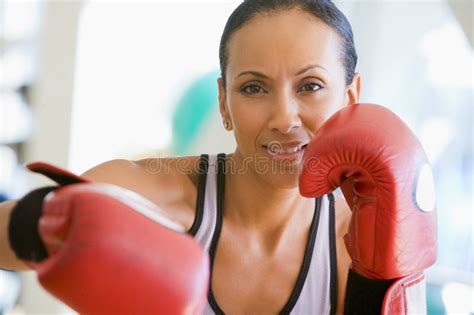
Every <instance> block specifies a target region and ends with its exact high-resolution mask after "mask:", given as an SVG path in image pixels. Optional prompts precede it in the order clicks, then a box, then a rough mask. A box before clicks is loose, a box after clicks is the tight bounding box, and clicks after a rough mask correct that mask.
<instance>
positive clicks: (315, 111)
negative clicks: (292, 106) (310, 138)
mask: <svg viewBox="0 0 474 315" xmlns="http://www.w3.org/2000/svg"><path fill="white" fill-rule="evenodd" d="M304 103H305V105H304V110H303V111H302V119H303V122H304V124H305V125H306V126H307V128H308V129H309V130H310V131H311V132H313V133H314V132H316V131H317V130H318V129H319V128H320V127H321V125H322V124H324V122H326V120H328V119H329V118H330V117H331V116H332V115H334V114H335V113H336V112H337V111H338V110H340V109H342V108H344V107H345V106H346V104H345V95H344V91H343V89H338V90H337V91H334V90H332V91H326V93H324V94H321V95H319V96H318V97H315V98H313V99H308V100H306V101H305V102H304Z"/></svg>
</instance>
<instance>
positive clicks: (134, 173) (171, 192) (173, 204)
mask: <svg viewBox="0 0 474 315" xmlns="http://www.w3.org/2000/svg"><path fill="white" fill-rule="evenodd" d="M198 163H199V156H185V157H169V158H148V159H142V160H137V161H131V160H122V159H117V160H111V161H107V162H104V163H102V164H99V165H97V166H95V167H93V168H91V169H90V170H88V171H86V172H85V173H84V174H82V176H84V177H86V178H89V179H90V180H92V181H94V182H102V183H110V184H114V185H117V186H121V187H123V188H126V189H129V190H132V191H134V192H136V193H138V194H140V195H142V196H144V197H145V198H147V199H149V200H150V201H152V202H153V203H155V204H156V205H158V206H159V207H160V208H162V209H163V210H164V211H165V212H166V213H167V214H168V215H169V216H170V218H172V219H174V220H175V221H178V222H179V223H181V224H183V225H184V226H185V227H186V228H189V227H190V226H191V225H192V222H193V221H194V208H195V202H196V196H197V183H198Z"/></svg>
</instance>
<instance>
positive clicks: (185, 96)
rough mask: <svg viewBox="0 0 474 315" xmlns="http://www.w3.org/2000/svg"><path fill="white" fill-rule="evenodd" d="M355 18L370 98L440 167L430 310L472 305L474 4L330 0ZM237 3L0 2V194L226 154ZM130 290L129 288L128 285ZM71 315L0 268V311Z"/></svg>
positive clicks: (27, 277)
mask: <svg viewBox="0 0 474 315" xmlns="http://www.w3.org/2000/svg"><path fill="white" fill-rule="evenodd" d="M335 2H336V4H337V5H338V6H339V7H340V9H341V10H342V11H343V12H344V13H345V14H346V15H347V17H348V18H349V20H350V21H351V23H352V26H353V29H354V34H355V41H356V46H357V50H358V54H359V64H358V68H357V71H358V72H360V73H361V74H362V82H363V84H362V85H363V92H362V99H361V101H363V102H371V103H380V104H384V105H386V106H387V107H389V108H391V109H392V110H393V111H395V112H396V113H397V114H398V115H400V116H401V117H402V118H403V119H404V120H405V121H406V123H407V124H408V125H409V126H410V127H411V128H412V129H413V130H414V132H415V133H416V134H417V135H418V137H419V138H420V139H421V141H422V143H423V145H424V147H425V149H426V151H427V153H428V155H429V158H430V161H431V163H432V165H433V167H434V176H435V181H436V190H437V203H438V222H439V227H438V232H439V257H438V261H437V263H436V265H435V266H434V267H433V268H431V269H430V270H428V271H427V280H428V287H427V295H428V312H429V314H445V313H450V314H469V313H471V314H472V313H474V260H473V251H474V246H473V234H474V221H473V211H474V210H473V127H472V124H473V107H474V101H473V98H474V84H473V60H474V58H473V56H474V54H473V36H474V35H473V25H472V19H473V12H474V11H473V8H472V6H473V3H472V2H471V1H470V0H460V1H457V0H452V1H451V0H427V1H423V0H418V1H395V0H391V1H382V0H379V1H376V0H373V1H335ZM238 3H239V1H207V2H199V1H186V2H182V1H169V2H162V1H141V2H131V1H130V2H126V1H120V2H118V1H86V0H82V1H79V0H77V1H72V0H70V1H33V0H30V1H1V2H0V45H1V46H0V200H7V199H14V198H18V197H21V196H22V195H23V194H25V193H26V192H27V191H29V190H31V189H33V188H34V187H36V186H38V185H40V184H41V183H42V180H41V179H40V178H39V176H38V177H36V176H33V175H31V174H28V173H27V172H25V170H24V168H23V166H22V165H23V164H24V163H25V162H30V161H33V160H44V161H48V162H51V163H55V164H58V165H60V166H63V167H66V168H68V169H71V170H72V171H74V172H77V173H82V172H84V171H85V170H87V169H88V168H90V167H92V166H94V165H96V164H99V163H101V162H104V161H106V160H110V159H115V158H126V159H140V158H144V157H163V156H170V155H198V154H201V153H218V152H232V151H233V149H234V147H235V143H234V140H233V136H232V134H231V133H229V132H226V131H225V130H224V128H223V127H222V123H221V119H220V116H219V112H218V107H217V84H216V80H217V78H218V76H219V71H218V66H219V62H218V45H219V40H220V35H221V32H222V30H223V28H224V25H225V22H226V20H227V18H228V16H229V15H230V13H231V12H232V10H233V9H234V8H235V7H236V6H237V5H238ZM131 294H133V293H131ZM2 313H6V314H34V313H42V314H45V313H48V314H65V313H74V312H73V311H71V310H70V309H68V308H67V307H65V306H64V305H62V304H61V303H59V302H57V301H56V300H55V299H54V298H52V297H51V296H49V295H48V294H47V293H46V292H44V291H43V290H42V289H41V288H40V287H39V285H38V284H37V282H36V280H35V276H34V274H33V273H31V272H29V273H28V272H27V273H21V274H17V273H13V272H8V271H1V270H0V314H2Z"/></svg>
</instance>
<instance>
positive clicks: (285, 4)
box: [219, 0, 357, 87]
mask: <svg viewBox="0 0 474 315" xmlns="http://www.w3.org/2000/svg"><path fill="white" fill-rule="evenodd" d="M293 8H299V9H302V10H303V11H305V12H308V13H310V14H312V15H313V16H314V17H316V18H318V19H319V20H321V21H322V22H323V23H325V24H327V25H328V26H329V27H331V28H332V29H333V30H334V31H335V32H336V33H337V34H339V36H340V38H341V51H342V56H341V57H342V61H343V66H344V68H345V79H346V84H347V85H349V84H350V83H351V82H352V79H353V78H354V71H355V67H356V64H357V53H356V50H355V46H354V35H353V34H352V27H351V25H350V23H349V21H348V20H347V18H346V17H345V16H344V14H343V13H342V12H341V11H340V10H339V9H338V8H337V7H336V6H335V5H334V4H333V3H332V2H331V1H330V0H245V1H244V2H242V3H241V4H240V5H239V6H238V7H237V8H236V9H235V10H234V12H232V14H231V15H230V17H229V19H228V20H227V23H226V25H225V28H224V32H223V33H222V36H221V42H220V46H219V60H220V67H221V77H222V83H223V85H224V87H225V86H226V79H225V74H226V67H227V63H228V59H229V49H228V45H229V40H230V37H231V36H232V34H233V33H234V32H235V31H237V30H238V29H240V28H241V27H242V26H243V25H245V24H246V23H247V22H249V21H250V20H251V19H253V18H254V17H255V16H257V15H261V14H263V13H268V12H272V11H278V10H285V9H293Z"/></svg>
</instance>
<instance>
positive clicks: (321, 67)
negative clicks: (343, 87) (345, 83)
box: [235, 64, 328, 79]
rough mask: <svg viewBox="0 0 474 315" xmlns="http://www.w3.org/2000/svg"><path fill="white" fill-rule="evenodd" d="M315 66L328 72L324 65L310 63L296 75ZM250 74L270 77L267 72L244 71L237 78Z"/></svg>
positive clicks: (264, 77)
mask: <svg viewBox="0 0 474 315" xmlns="http://www.w3.org/2000/svg"><path fill="white" fill-rule="evenodd" d="M314 68H319V69H322V70H324V71H326V72H328V71H327V70H326V68H324V67H323V66H320V65H317V64H314V65H309V66H306V67H304V68H303V69H301V70H300V71H298V72H297V73H296V75H301V74H303V73H305V72H306V71H309V70H311V69H314ZM248 74H251V75H253V76H256V77H258V78H262V79H268V77H267V76H266V75H265V74H263V73H261V72H258V71H243V72H241V73H239V74H238V75H237V76H236V77H235V78H236V79H237V78H239V77H241V76H243V75H248Z"/></svg>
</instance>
